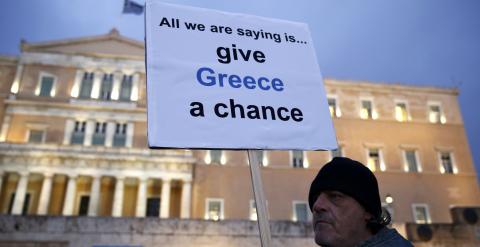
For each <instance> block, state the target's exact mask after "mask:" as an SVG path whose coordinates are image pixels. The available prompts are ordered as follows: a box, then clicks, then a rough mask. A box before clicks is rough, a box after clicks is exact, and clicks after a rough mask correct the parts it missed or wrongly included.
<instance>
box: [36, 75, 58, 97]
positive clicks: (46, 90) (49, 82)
mask: <svg viewBox="0 0 480 247" xmlns="http://www.w3.org/2000/svg"><path fill="white" fill-rule="evenodd" d="M54 82H55V77H53V76H48V75H42V76H41V78H40V87H39V90H40V92H39V93H38V94H37V95H39V96H45V97H53V96H54V91H53V86H54Z"/></svg>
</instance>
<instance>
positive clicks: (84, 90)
mask: <svg viewBox="0 0 480 247" xmlns="http://www.w3.org/2000/svg"><path fill="white" fill-rule="evenodd" d="M93 77H94V74H93V72H92V73H89V72H85V73H84V74H83V78H82V84H81V86H80V95H79V96H78V97H79V98H82V99H88V98H90V96H91V93H92V87H93Z"/></svg>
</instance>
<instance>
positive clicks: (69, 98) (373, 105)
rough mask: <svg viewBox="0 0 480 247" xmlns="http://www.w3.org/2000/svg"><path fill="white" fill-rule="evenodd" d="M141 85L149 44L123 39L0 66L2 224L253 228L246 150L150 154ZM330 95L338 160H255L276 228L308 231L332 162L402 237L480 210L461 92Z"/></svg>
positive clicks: (31, 53)
mask: <svg viewBox="0 0 480 247" xmlns="http://www.w3.org/2000/svg"><path fill="white" fill-rule="evenodd" d="M145 81H146V80H145V67H144V47H143V43H141V42H138V41H135V40H131V39H128V38H126V37H123V36H121V35H120V34H119V33H118V31H116V30H112V31H111V32H110V33H108V34H106V35H101V36H94V37H86V38H79V39H71V40H60V41H51V42H45V43H26V42H23V43H22V44H21V54H20V55H19V56H18V57H15V58H12V57H0V83H1V84H0V90H1V91H0V96H1V100H0V121H1V130H0V175H1V176H0V185H1V188H0V213H2V214H13V215H50V216H55V215H58V216H61V215H64V216H112V217H147V216H149V217H160V218H183V219H207V220H224V219H243V220H255V219H256V212H255V204H254V201H253V193H252V188H251V180H250V173H249V167H248V161H247V155H246V152H245V151H230V150H150V149H148V148H147V138H146V137H147V132H146V129H147V125H146V93H145V92H146V83H145ZM325 88H326V91H327V93H328V95H327V98H328V103H329V107H330V112H331V115H332V118H333V121H334V126H335V129H336V134H337V139H338V142H339V144H340V148H339V149H338V150H335V151H315V152H306V151H290V152H288V151H263V152H259V155H260V160H261V161H262V169H261V172H262V178H263V183H264V189H265V193H266V198H267V206H268V210H269V215H270V218H271V219H272V220H289V221H300V222H302V221H309V220H310V219H311V213H310V212H309V209H308V203H307V195H308V189H309V186H310V182H311V181H312V179H313V178H314V176H315V175H316V173H317V172H318V170H319V169H320V168H321V167H322V165H323V164H325V163H326V162H328V161H329V160H330V159H331V158H332V157H334V156H348V157H350V158H353V159H356V160H359V161H361V162H362V163H364V164H366V165H367V166H368V167H369V168H370V169H371V170H372V171H374V173H375V175H376V177H377V179H378V181H379V185H380V193H381V199H382V201H383V206H384V207H385V209H386V210H389V211H390V212H391V213H392V215H393V219H394V224H395V225H397V226H402V225H404V224H406V223H418V224H425V223H451V222H452V221H453V219H452V216H451V214H450V210H451V208H455V207H479V206H480V191H479V187H478V184H477V178H476V174H475V169H474V165H473V159H472V156H471V153H470V150H469V147H468V142H467V138H466V135H465V129H464V125H463V122H462V117H461V113H460V109H459V105H458V101H457V97H458V91H457V90H456V89H445V88H435V87H418V86H406V85H396V84H395V85H392V84H375V83H369V82H361V81H340V80H332V79H326V80H325ZM399 228H401V227H399Z"/></svg>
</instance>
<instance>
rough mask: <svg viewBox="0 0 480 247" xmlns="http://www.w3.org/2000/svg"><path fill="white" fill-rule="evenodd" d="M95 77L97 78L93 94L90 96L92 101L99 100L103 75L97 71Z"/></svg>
mask: <svg viewBox="0 0 480 247" xmlns="http://www.w3.org/2000/svg"><path fill="white" fill-rule="evenodd" d="M94 75H95V77H94V78H93V85H92V92H91V93H90V96H91V97H92V99H98V96H99V95H100V86H101V83H102V79H103V74H102V73H101V72H99V71H97V72H95V74H94Z"/></svg>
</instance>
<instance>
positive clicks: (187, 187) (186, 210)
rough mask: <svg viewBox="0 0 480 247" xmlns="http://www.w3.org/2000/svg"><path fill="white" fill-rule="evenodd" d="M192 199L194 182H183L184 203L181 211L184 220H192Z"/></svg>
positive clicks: (182, 202)
mask: <svg viewBox="0 0 480 247" xmlns="http://www.w3.org/2000/svg"><path fill="white" fill-rule="evenodd" d="M191 197H192V182H191V181H190V180H185V181H183V186H182V201H181V210H180V218H182V219H188V218H190V207H191Z"/></svg>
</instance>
